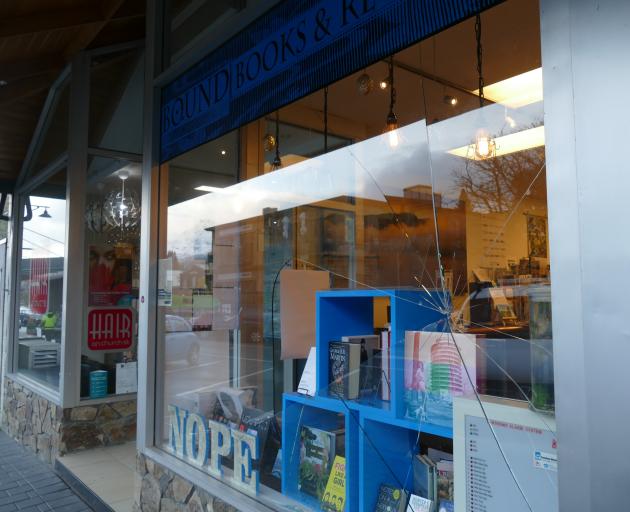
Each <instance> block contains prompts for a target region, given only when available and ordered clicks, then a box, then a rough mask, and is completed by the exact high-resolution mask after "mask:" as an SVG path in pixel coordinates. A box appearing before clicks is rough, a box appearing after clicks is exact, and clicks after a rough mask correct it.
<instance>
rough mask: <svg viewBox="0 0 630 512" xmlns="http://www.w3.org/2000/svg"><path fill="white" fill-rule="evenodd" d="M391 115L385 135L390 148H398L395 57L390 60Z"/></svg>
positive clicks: (384, 131) (388, 117) (388, 118)
mask: <svg viewBox="0 0 630 512" xmlns="http://www.w3.org/2000/svg"><path fill="white" fill-rule="evenodd" d="M388 81H389V113H388V114H387V121H386V124H385V129H384V130H383V133H388V134H389V146H390V147H392V148H395V147H396V146H398V142H399V141H398V118H397V117H396V114H395V113H394V106H395V105H396V89H395V88H394V57H393V56H392V57H390V58H389V76H388Z"/></svg>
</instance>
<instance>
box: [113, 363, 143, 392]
mask: <svg viewBox="0 0 630 512" xmlns="http://www.w3.org/2000/svg"><path fill="white" fill-rule="evenodd" d="M137 391H138V363H137V362H136V361H134V362H132V363H118V364H116V394H117V395H122V394H125V393H135V392H137Z"/></svg>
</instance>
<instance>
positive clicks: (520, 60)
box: [280, 0, 541, 136]
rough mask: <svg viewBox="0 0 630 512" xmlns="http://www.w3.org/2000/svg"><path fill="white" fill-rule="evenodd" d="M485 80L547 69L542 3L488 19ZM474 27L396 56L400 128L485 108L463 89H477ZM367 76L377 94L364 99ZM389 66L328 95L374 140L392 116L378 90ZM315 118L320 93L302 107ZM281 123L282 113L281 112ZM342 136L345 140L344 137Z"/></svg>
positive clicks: (522, 1) (334, 110)
mask: <svg viewBox="0 0 630 512" xmlns="http://www.w3.org/2000/svg"><path fill="white" fill-rule="evenodd" d="M482 46H483V75H484V80H485V84H486V85H489V84H493V83H496V82H499V81H501V80H504V79H506V78H509V77H512V76H515V75H518V74H521V73H524V72H525V71H529V70H531V69H535V68H539V67H540V66H541V60H540V13H539V5H538V1H537V0H508V1H506V2H504V3H501V4H499V5H498V6H496V7H493V8H491V9H489V10H487V11H485V12H484V13H483V14H482ZM476 54H477V51H476V40H475V20H474V18H470V19H468V20H465V21H463V22H461V23H458V24H457V25H454V26H453V27H451V28H449V29H447V30H444V31H442V32H440V33H438V34H437V35H436V36H433V37H431V38H428V39H426V40H424V41H422V42H420V43H417V44H415V45H413V46H411V47H409V48H407V49H406V50H403V51H401V52H399V53H397V54H396V55H394V61H395V63H397V64H401V65H402V66H400V65H396V66H395V68H394V84H395V89H396V107H395V112H396V115H397V116H398V120H399V122H400V124H401V125H405V124H408V123H411V122H414V121H417V120H419V119H426V120H427V122H428V123H433V122H435V121H439V120H442V119H446V118H448V117H452V116H454V115H458V114H461V113H463V112H466V111H469V110H471V109H475V108H478V107H479V99H478V97H477V96H475V95H473V94H472V93H471V94H466V93H465V92H462V91H461V90H459V89H456V88H453V87H449V85H447V84H452V85H457V86H459V88H460V89H464V90H466V91H471V92H472V91H474V90H476V89H477V88H478V74H477V61H476V58H477V55H476ZM412 68H413V69H415V70H418V71H420V72H421V73H424V74H425V77H426V76H428V75H430V76H434V77H436V78H437V79H438V80H430V79H426V78H425V79H424V80H423V79H422V77H421V76H420V75H419V74H417V73H413V72H410V71H408V69H412ZM363 73H367V74H368V75H369V76H370V77H371V78H372V80H373V81H374V90H372V92H370V93H369V94H368V95H366V96H362V95H360V94H359V93H358V89H357V79H358V78H359V76H360V75H361V74H363ZM387 74H388V65H387V62H386V61H385V60H384V61H382V62H378V63H376V64H374V65H372V66H369V67H368V68H366V69H365V70H360V71H358V72H356V73H354V74H353V75H351V76H349V77H347V78H345V79H343V80H340V81H339V82H336V83H334V84H332V85H331V86H330V87H329V98H328V105H329V106H328V109H329V114H330V115H336V116H338V117H339V118H342V119H347V120H349V121H351V122H354V123H361V124H363V125H364V126H365V127H366V128H367V134H368V135H369V136H373V135H377V134H379V133H381V132H382V130H383V128H384V126H385V120H386V117H387V112H388V110H389V91H387V92H383V91H380V90H379V89H378V88H377V84H378V82H379V81H380V80H381V79H383V78H385V77H387ZM445 95H452V96H456V97H457V99H458V101H459V102H458V104H457V106H456V107H455V108H453V107H452V106H451V105H448V104H447V103H445V102H444V96H445ZM299 103H300V104H301V105H303V106H305V107H308V108H311V109H313V110H317V111H321V110H322V108H323V92H321V91H319V92H316V93H314V94H312V95H310V96H308V97H306V98H304V99H302V100H300V102H299ZM280 116H281V118H282V110H281V111H280ZM339 135H344V136H345V135H347V134H344V133H340V134H339Z"/></svg>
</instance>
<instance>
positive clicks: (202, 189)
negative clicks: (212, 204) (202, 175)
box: [195, 185, 223, 192]
mask: <svg viewBox="0 0 630 512" xmlns="http://www.w3.org/2000/svg"><path fill="white" fill-rule="evenodd" d="M195 190H199V191H200V192H222V191H223V189H222V188H220V187H211V186H209V185H201V186H199V187H195Z"/></svg>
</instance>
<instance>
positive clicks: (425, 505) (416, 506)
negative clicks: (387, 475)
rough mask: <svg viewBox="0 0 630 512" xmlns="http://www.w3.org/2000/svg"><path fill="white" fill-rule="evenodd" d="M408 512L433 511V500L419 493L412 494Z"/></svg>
mask: <svg viewBox="0 0 630 512" xmlns="http://www.w3.org/2000/svg"><path fill="white" fill-rule="evenodd" d="M407 512H433V501H432V500H428V499H426V498H423V497H422V496H418V495H417V494H410V495H409V504H408V505H407Z"/></svg>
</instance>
